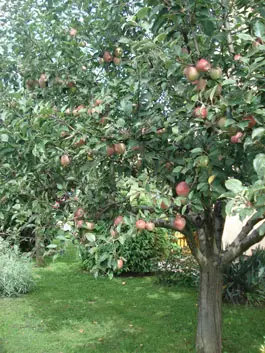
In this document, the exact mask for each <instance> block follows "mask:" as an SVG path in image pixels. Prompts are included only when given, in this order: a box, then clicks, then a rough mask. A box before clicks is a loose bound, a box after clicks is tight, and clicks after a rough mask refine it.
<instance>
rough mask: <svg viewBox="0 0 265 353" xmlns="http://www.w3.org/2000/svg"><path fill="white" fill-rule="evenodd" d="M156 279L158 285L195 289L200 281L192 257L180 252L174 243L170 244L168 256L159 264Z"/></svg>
mask: <svg viewBox="0 0 265 353" xmlns="http://www.w3.org/2000/svg"><path fill="white" fill-rule="evenodd" d="M157 278H158V282H159V283H161V284H165V285H184V286H190V287H196V286H198V284H199V280H200V270H199V265H198V264H197V262H196V260H195V259H194V257H193V256H192V255H190V254H187V253H184V252H182V249H181V248H180V247H179V246H178V245H177V244H176V243H172V244H171V251H170V253H169V256H168V258H167V259H166V261H164V262H162V263H161V265H160V269H159V271H158V273H157Z"/></svg>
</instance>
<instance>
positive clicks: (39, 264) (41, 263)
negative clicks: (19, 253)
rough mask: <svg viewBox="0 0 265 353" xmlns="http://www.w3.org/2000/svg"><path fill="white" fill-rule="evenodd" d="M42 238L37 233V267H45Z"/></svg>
mask: <svg viewBox="0 0 265 353" xmlns="http://www.w3.org/2000/svg"><path fill="white" fill-rule="evenodd" d="M41 240H42V239H41V237H40V236H39V235H38V232H36V233H35V254H36V266H37V267H42V266H44V264H45V263H44V257H43V247H42V241H41Z"/></svg>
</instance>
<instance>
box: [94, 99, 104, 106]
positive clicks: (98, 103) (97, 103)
mask: <svg viewBox="0 0 265 353" xmlns="http://www.w3.org/2000/svg"><path fill="white" fill-rule="evenodd" d="M102 103H103V100H102V99H96V100H95V106H98V105H101V104H102Z"/></svg>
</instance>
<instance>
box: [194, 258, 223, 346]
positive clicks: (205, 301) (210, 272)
mask: <svg viewBox="0 0 265 353" xmlns="http://www.w3.org/2000/svg"><path fill="white" fill-rule="evenodd" d="M222 286H223V271H222V268H221V266H220V265H216V263H214V261H210V260H208V261H207V265H205V266H201V270H200V296H199V313H198V327H197V337H196V352H197V353H221V352H222V331H221V329H222V327H221V326H222Z"/></svg>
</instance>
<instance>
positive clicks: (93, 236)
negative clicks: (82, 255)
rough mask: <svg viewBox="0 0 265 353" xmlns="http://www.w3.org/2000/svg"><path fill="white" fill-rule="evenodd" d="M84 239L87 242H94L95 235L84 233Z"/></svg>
mask: <svg viewBox="0 0 265 353" xmlns="http://www.w3.org/2000/svg"><path fill="white" fill-rule="evenodd" d="M85 237H86V238H87V240H88V241H91V242H95V241H96V237H95V234H93V233H85Z"/></svg>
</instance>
